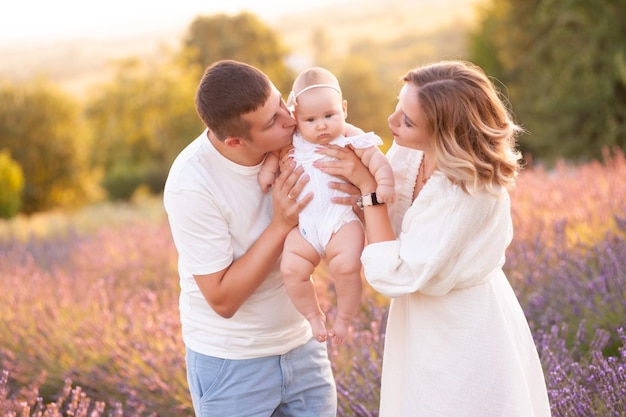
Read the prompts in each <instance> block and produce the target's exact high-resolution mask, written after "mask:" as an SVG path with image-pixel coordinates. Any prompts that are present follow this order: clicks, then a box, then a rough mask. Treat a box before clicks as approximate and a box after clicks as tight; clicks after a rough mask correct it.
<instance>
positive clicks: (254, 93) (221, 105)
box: [196, 60, 272, 140]
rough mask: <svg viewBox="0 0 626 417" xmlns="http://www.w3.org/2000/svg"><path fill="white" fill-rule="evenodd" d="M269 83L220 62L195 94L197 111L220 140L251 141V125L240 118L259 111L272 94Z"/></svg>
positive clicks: (252, 71) (253, 71)
mask: <svg viewBox="0 0 626 417" xmlns="http://www.w3.org/2000/svg"><path fill="white" fill-rule="evenodd" d="M271 86H272V83H271V81H270V79H269V78H268V77H267V75H265V74H264V73H263V72H261V71H260V70H259V69H257V68H255V67H253V66H252V65H248V64H245V63H243V62H237V61H232V60H222V61H217V62H215V63H213V64H212V65H211V66H210V67H208V68H207V69H206V71H205V72H204V75H203V77H202V80H201V81H200V84H199V85H198V90H197V91H196V110H197V112H198V115H199V116H200V118H201V119H202V121H203V122H204V124H205V125H206V126H207V127H208V128H209V129H210V130H211V131H212V132H213V133H214V134H215V136H216V137H217V138H218V139H219V140H224V139H226V137H228V136H237V137H241V138H243V139H250V125H249V123H248V122H246V121H245V120H243V119H242V118H241V116H242V115H244V114H246V113H250V112H252V111H254V110H256V109H257V108H259V107H261V106H262V105H263V104H264V103H265V102H266V101H267V99H268V97H269V96H270V93H271V91H272V87H271Z"/></svg>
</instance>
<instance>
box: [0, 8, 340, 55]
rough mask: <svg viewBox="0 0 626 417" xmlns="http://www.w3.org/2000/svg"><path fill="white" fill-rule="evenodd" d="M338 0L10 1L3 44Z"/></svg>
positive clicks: (0, 24) (122, 32) (0, 30)
mask: <svg viewBox="0 0 626 417" xmlns="http://www.w3.org/2000/svg"><path fill="white" fill-rule="evenodd" d="M331 3H336V0H335V1H333V0H315V1H304V2H301V1H298V0H174V1H161V0H104V1H97V2H93V1H85V0H5V2H4V4H3V6H2V10H1V12H0V45H15V44H18V43H22V42H41V41H43V42H54V41H60V40H69V39H76V38H94V39H98V38H105V37H111V36H116V37H122V36H126V35H137V34H142V33H152V32H155V31H159V30H162V29H177V28H183V27H186V26H187V25H188V24H189V23H191V21H192V20H193V18H194V17H196V16H198V15H209V14H214V13H221V12H223V13H229V14H234V13H238V12H240V11H242V10H248V11H250V12H252V13H254V14H256V15H257V16H259V17H260V18H261V19H266V20H271V19H272V18H277V17H278V16H280V15H283V14H288V13H290V12H300V11H303V10H307V9H312V8H317V7H319V6H322V5H326V4H331Z"/></svg>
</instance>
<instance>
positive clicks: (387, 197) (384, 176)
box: [354, 146, 396, 203]
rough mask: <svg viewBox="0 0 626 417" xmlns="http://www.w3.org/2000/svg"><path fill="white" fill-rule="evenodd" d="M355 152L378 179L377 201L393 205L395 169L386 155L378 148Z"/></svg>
mask: <svg viewBox="0 0 626 417" xmlns="http://www.w3.org/2000/svg"><path fill="white" fill-rule="evenodd" d="M354 152H355V153H356V155H357V156H358V157H359V158H361V161H362V162H363V164H364V165H365V166H367V167H368V169H369V170H370V172H371V173H372V175H374V178H375V179H376V184H377V185H376V200H378V201H380V202H383V203H393V202H394V201H395V198H396V193H395V188H394V186H395V181H394V178H393V169H392V168H391V164H390V163H389V160H388V159H387V157H386V156H385V154H384V153H382V151H381V150H380V149H379V148H378V147H377V146H370V147H368V148H361V149H354Z"/></svg>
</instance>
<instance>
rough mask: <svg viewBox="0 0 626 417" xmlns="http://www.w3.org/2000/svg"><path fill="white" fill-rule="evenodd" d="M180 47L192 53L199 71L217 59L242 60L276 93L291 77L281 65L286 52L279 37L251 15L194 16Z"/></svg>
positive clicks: (283, 62)
mask: <svg viewBox="0 0 626 417" xmlns="http://www.w3.org/2000/svg"><path fill="white" fill-rule="evenodd" d="M184 46H185V47H186V48H189V49H192V50H193V51H195V62H196V63H198V64H200V66H202V68H206V67H208V66H209V65H211V64H212V63H213V62H215V61H218V60H221V59H233V60H236V61H243V62H246V63H248V64H250V65H254V66H255V67H257V68H259V69H261V70H262V71H263V72H265V73H266V74H267V76H268V77H269V78H270V79H271V80H272V82H273V83H274V85H276V87H277V88H278V90H279V91H289V89H290V87H291V82H292V81H293V78H294V74H293V72H292V71H291V70H290V69H289V68H288V67H287V65H286V64H285V57H286V56H287V53H288V50H287V49H286V48H285V47H284V46H283V44H282V43H281V41H280V38H279V36H278V35H277V34H276V33H275V32H274V31H273V30H272V29H270V28H269V27H268V26H266V25H265V24H264V23H263V22H262V21H260V20H259V19H258V18H257V17H256V16H255V15H253V14H251V13H245V12H244V13H240V14H238V15H236V16H228V15H226V14H216V15H211V16H200V17H197V18H196V19H195V20H194V21H193V22H192V23H191V25H190V27H189V29H188V33H187V35H186V38H185V41H184Z"/></svg>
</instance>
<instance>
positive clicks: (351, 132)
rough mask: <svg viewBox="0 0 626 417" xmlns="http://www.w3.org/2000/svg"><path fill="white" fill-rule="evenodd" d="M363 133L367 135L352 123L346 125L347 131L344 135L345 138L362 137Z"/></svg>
mask: <svg viewBox="0 0 626 417" xmlns="http://www.w3.org/2000/svg"><path fill="white" fill-rule="evenodd" d="M363 133H365V132H364V131H363V129H361V128H358V127H356V126H354V125H352V124H350V123H346V131H345V132H344V133H343V135H344V136H345V137H348V136H356V135H362V134H363Z"/></svg>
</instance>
